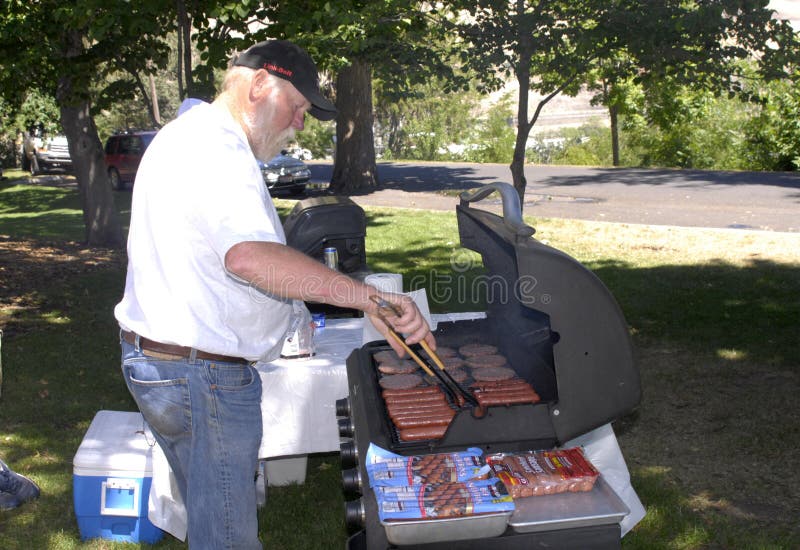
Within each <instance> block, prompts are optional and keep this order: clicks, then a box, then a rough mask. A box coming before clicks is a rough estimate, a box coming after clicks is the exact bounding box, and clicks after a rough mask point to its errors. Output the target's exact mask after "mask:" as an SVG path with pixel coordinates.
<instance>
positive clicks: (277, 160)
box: [258, 151, 311, 195]
mask: <svg viewBox="0 0 800 550" xmlns="http://www.w3.org/2000/svg"><path fill="white" fill-rule="evenodd" d="M258 165H259V166H260V167H261V173H262V174H263V175H264V183H266V184H267V188H268V189H269V191H270V193H278V192H282V191H289V192H290V193H292V194H293V195H300V194H302V193H304V192H305V190H306V183H308V180H309V179H310V178H311V170H309V168H308V166H307V165H306V163H305V162H303V161H302V160H299V159H296V158H294V157H290V156H289V155H287V154H286V151H281V153H280V154H279V155H277V156H275V157H273V158H272V159H271V160H270V161H269V162H261V161H259V163H258Z"/></svg>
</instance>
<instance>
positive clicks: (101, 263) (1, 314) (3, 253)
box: [0, 235, 126, 335]
mask: <svg viewBox="0 0 800 550" xmlns="http://www.w3.org/2000/svg"><path fill="white" fill-rule="evenodd" d="M125 262H126V256H125V252H124V251H122V250H112V249H102V248H87V247H85V246H83V245H81V244H80V243H74V242H66V243H65V242H58V243H50V242H43V241H37V240H32V239H21V240H20V239H12V238H11V237H9V236H7V235H0V329H1V330H3V332H5V333H6V335H11V334H12V333H14V332H19V331H21V330H24V329H23V328H22V326H23V325H24V324H23V325H19V324H17V323H14V322H13V321H14V320H17V319H19V318H21V317H24V316H25V315H26V314H27V313H30V312H34V311H36V310H39V309H41V308H43V307H46V306H47V304H46V303H45V300H46V298H44V297H43V296H42V295H41V294H40V293H39V292H38V291H37V284H36V282H37V281H53V280H62V281H68V280H70V279H71V278H74V277H76V276H79V275H84V274H87V273H91V272H93V271H97V270H99V269H107V268H109V267H113V268H114V269H119V270H123V269H124V267H125Z"/></svg>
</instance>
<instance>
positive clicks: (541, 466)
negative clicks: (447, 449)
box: [486, 447, 600, 498]
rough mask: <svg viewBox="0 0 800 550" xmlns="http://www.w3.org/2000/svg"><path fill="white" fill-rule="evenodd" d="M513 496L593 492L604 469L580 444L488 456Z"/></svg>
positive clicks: (496, 472)
mask: <svg viewBox="0 0 800 550" xmlns="http://www.w3.org/2000/svg"><path fill="white" fill-rule="evenodd" d="M486 462H487V463H488V464H489V465H490V466H491V468H492V471H493V472H494V475H495V476H497V477H498V478H500V481H502V482H503V484H504V485H505V486H506V488H507V489H508V492H509V494H510V495H511V496H512V497H513V498H525V497H532V496H541V495H552V494H556V493H563V492H566V491H572V492H579V491H591V490H592V488H593V487H594V483H595V481H596V480H597V477H598V476H599V475H600V472H598V471H597V469H596V468H595V467H594V466H593V465H592V463H591V462H589V460H588V459H587V458H586V457H585V456H584V454H583V450H582V449H581V448H580V447H573V448H570V449H554V450H545V451H530V452H525V453H497V454H491V455H489V456H487V457H486Z"/></svg>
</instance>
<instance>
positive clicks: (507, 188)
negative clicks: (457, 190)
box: [459, 181, 536, 237]
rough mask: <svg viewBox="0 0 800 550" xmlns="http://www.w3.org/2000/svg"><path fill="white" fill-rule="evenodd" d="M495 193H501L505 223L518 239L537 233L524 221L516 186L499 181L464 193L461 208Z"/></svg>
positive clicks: (460, 196) (461, 196) (461, 197)
mask: <svg viewBox="0 0 800 550" xmlns="http://www.w3.org/2000/svg"><path fill="white" fill-rule="evenodd" d="M495 191H497V192H498V193H500V198H501V199H502V200H503V222H504V223H505V224H506V225H507V226H508V227H509V228H510V229H511V230H513V231H514V233H515V234H516V235H517V237H530V236H531V235H533V234H534V233H536V230H535V229H534V228H533V227H531V226H529V225H525V222H524V221H522V208H521V206H520V203H519V195H518V194H517V190H516V189H514V186H513V185H511V184H510V183H506V182H504V181H498V182H495V183H488V184H486V185H484V186H483V187H481V188H480V189H478V190H477V191H474V192H472V193H470V192H469V191H464V192H463V193H461V195H459V198H460V199H461V206H462V207H467V206H469V204H468V203H471V202H478V201H480V200H483V199H485V198H486V197H488V196H489V195H491V194H492V193H494V192H495Z"/></svg>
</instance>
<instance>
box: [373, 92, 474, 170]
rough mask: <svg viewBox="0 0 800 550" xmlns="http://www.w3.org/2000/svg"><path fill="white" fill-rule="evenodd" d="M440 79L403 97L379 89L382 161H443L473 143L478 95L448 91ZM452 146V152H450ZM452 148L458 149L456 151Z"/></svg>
mask: <svg viewBox="0 0 800 550" xmlns="http://www.w3.org/2000/svg"><path fill="white" fill-rule="evenodd" d="M445 88H446V85H445V84H444V83H443V82H442V81H441V80H440V79H435V78H434V79H431V80H430V81H428V82H424V83H421V84H417V85H411V86H408V87H407V88H406V89H405V91H406V94H405V96H404V97H401V98H397V93H396V92H393V91H391V90H385V87H384V85H383V83H380V82H379V83H378V86H376V89H377V90H376V96H377V98H378V99H377V100H376V114H375V118H376V138H377V140H378V142H379V143H382V144H383V155H382V156H383V158H395V159H415V160H443V159H449V158H459V155H458V154H457V153H455V152H454V151H458V146H459V145H463V144H465V143H469V142H471V138H472V137H473V134H474V131H475V129H476V127H477V126H478V121H477V116H478V115H477V112H478V107H479V105H478V96H477V94H476V93H475V92H472V91H451V92H447V91H445ZM448 146H450V149H448ZM452 146H456V147H455V148H454V147H452Z"/></svg>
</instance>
